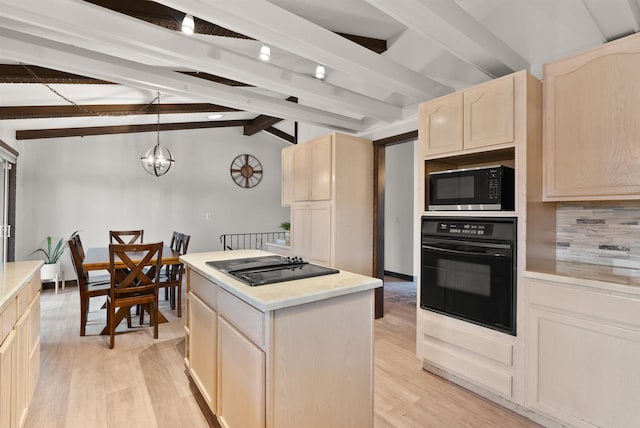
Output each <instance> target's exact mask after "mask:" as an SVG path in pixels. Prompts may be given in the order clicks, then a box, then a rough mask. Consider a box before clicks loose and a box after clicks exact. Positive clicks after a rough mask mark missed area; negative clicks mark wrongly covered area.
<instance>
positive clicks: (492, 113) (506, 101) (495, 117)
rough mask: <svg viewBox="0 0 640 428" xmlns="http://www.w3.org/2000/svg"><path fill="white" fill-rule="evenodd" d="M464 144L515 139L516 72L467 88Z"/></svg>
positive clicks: (474, 145) (469, 146)
mask: <svg viewBox="0 0 640 428" xmlns="http://www.w3.org/2000/svg"><path fill="white" fill-rule="evenodd" d="M463 94H464V145H463V146H464V148H465V149H474V148H478V147H489V146H493V145H496V144H505V143H511V142H513V116H514V111H513V110H514V105H513V76H505V77H501V78H499V79H495V80H492V81H490V82H487V83H484V84H482V85H478V86H474V87H473V88H470V89H467V90H466V91H464V93H463Z"/></svg>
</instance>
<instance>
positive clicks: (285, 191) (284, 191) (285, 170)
mask: <svg viewBox="0 0 640 428" xmlns="http://www.w3.org/2000/svg"><path fill="white" fill-rule="evenodd" d="M294 148H295V147H287V148H285V149H283V150H282V155H281V158H282V170H281V173H282V175H281V179H282V188H281V189H280V192H281V204H282V206H283V207H288V206H289V205H291V199H292V194H293V149H294Z"/></svg>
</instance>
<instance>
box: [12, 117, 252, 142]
mask: <svg viewBox="0 0 640 428" xmlns="http://www.w3.org/2000/svg"><path fill="white" fill-rule="evenodd" d="M248 122H249V121H248V120H220V121H207V122H178V123H161V124H160V127H159V128H160V131H181V130H185V129H204V128H226V127H233V126H245V125H246V124H247V123H248ZM157 131H158V125H157V124H147V125H119V126H90V127H83V128H50V129H27V130H20V131H16V140H35V139H43V138H65V137H86V136H89V135H108V134H131V133H135V132H157Z"/></svg>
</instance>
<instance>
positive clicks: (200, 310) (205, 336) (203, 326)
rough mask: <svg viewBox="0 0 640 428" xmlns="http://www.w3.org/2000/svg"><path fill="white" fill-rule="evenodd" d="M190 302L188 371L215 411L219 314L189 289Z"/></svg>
mask: <svg viewBox="0 0 640 428" xmlns="http://www.w3.org/2000/svg"><path fill="white" fill-rule="evenodd" d="M189 302H190V308H189V372H190V374H191V378H192V379H193V381H194V382H195V383H196V385H198V387H199V388H200V391H201V392H202V396H203V398H204V400H205V401H206V402H207V404H208V405H209V408H210V409H211V411H212V412H214V413H215V412H216V399H217V397H216V390H217V384H216V362H217V352H216V350H217V339H216V332H217V323H218V316H217V313H216V311H215V310H213V308H211V307H209V306H208V305H207V304H206V303H205V302H203V301H202V300H201V299H200V298H198V296H196V295H195V294H194V293H189Z"/></svg>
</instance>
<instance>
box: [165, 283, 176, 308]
mask: <svg viewBox="0 0 640 428" xmlns="http://www.w3.org/2000/svg"><path fill="white" fill-rule="evenodd" d="M167 290H168V288H167ZM169 306H170V307H171V309H175V308H176V289H175V287H171V292H170V293H169Z"/></svg>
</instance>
